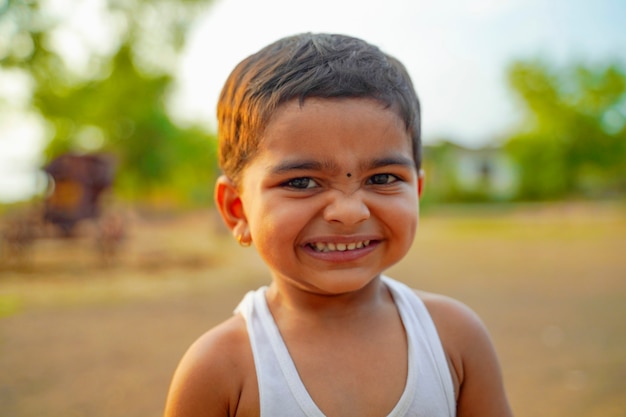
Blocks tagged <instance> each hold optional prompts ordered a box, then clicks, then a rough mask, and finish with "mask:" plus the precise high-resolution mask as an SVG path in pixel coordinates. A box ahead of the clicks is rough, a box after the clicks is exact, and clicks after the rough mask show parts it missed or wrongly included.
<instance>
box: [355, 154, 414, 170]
mask: <svg viewBox="0 0 626 417" xmlns="http://www.w3.org/2000/svg"><path fill="white" fill-rule="evenodd" d="M391 165H399V166H402V167H406V168H415V162H414V161H413V159H412V158H407V157H406V156H404V155H390V156H383V157H381V158H375V159H373V160H371V161H369V162H367V163H365V164H361V168H362V169H365V170H370V169H376V168H383V167H386V166H391Z"/></svg>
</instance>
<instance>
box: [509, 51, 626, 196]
mask: <svg viewBox="0 0 626 417" xmlns="http://www.w3.org/2000/svg"><path fill="white" fill-rule="evenodd" d="M508 77H509V82H510V85H511V86H512V88H513V90H514V91H515V92H516V93H517V95H518V97H519V98H520V99H521V102H522V104H523V107H524V108H525V110H526V112H525V113H526V116H525V118H524V121H523V127H522V128H521V129H520V131H519V133H517V134H515V135H514V136H513V137H511V138H510V140H509V141H508V144H507V149H508V151H509V152H510V154H511V156H512V157H513V158H514V159H515V160H516V161H517V163H518V165H519V167H520V194H521V195H520V197H522V198H530V199H549V198H559V197H564V196H568V195H575V194H577V195H581V194H582V195H587V196H598V195H605V194H608V193H616V192H617V193H620V194H623V193H624V192H626V175H624V173H626V74H625V72H624V69H623V68H621V67H620V66H619V65H617V64H612V65H608V66H592V65H573V66H569V67H566V68H562V69H556V68H553V67H550V66H549V65H548V64H546V63H545V62H539V61H527V62H516V63H514V64H513V65H512V66H511V67H510V69H509V73H508Z"/></svg>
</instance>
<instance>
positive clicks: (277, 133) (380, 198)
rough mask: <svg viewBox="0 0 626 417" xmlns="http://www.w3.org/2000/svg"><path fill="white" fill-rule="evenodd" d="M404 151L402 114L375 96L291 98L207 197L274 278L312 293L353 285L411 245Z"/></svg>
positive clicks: (411, 189) (413, 221)
mask: <svg viewBox="0 0 626 417" xmlns="http://www.w3.org/2000/svg"><path fill="white" fill-rule="evenodd" d="M412 155H413V153H412V149H411V138H410V135H409V133H408V132H407V131H406V129H405V127H404V124H403V122H402V120H401V119H400V117H399V116H398V115H397V114H396V113H395V112H393V111H392V110H390V109H386V108H384V107H383V106H382V105H381V104H380V103H378V102H376V101H373V100H368V99H315V98H311V99H307V100H306V101H305V102H304V104H303V105H302V106H300V104H299V103H298V102H297V101H291V102H288V103H286V104H283V105H282V106H281V107H280V108H279V109H278V110H277V112H276V113H275V114H274V115H273V117H272V119H271V120H270V122H269V124H268V126H267V128H266V129H265V132H264V135H263V138H262V140H261V142H260V147H259V150H258V153H257V155H256V156H255V158H254V159H253V160H252V161H251V162H250V163H249V165H248V166H247V167H246V168H245V169H244V171H243V175H242V179H241V183H240V184H239V187H234V186H232V184H230V185H227V180H225V179H222V181H221V183H218V193H217V203H218V206H219V207H220V209H221V211H222V215H223V216H224V218H225V220H226V223H227V224H229V226H230V227H231V229H233V231H234V233H235V234H236V235H239V234H242V233H244V234H248V235H249V236H250V237H251V238H252V241H253V242H254V244H255V246H256V247H257V250H258V251H259V253H260V255H261V256H262V257H263V259H264V260H265V262H266V263H267V264H268V266H269V267H270V269H271V271H272V274H273V276H274V279H275V280H279V281H281V283H283V284H288V285H290V286H291V287H295V288H298V289H300V290H305V291H307V292H314V293H320V294H340V293H346V292H350V291H356V290H359V289H361V288H363V287H364V286H365V285H367V284H368V283H369V282H371V280H372V279H373V278H375V277H377V276H378V275H379V274H380V273H381V272H382V271H383V270H385V269H386V268H388V267H389V266H391V265H393V264H394V263H396V262H397V261H399V260H400V259H401V258H402V257H403V256H404V255H405V254H406V252H407V251H408V250H409V248H410V246H411V244H412V242H413V238H414V234H415V230H416V227H417V222H418V199H419V196H418V188H419V185H418V182H419V179H418V173H417V170H416V168H415V163H414V161H413V157H412ZM220 184H221V185H220Z"/></svg>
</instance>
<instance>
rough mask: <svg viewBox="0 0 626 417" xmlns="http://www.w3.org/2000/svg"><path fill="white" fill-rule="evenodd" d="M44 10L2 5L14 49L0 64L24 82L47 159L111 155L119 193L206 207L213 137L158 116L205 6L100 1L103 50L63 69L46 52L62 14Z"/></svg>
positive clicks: (197, 1)
mask: <svg viewBox="0 0 626 417" xmlns="http://www.w3.org/2000/svg"><path fill="white" fill-rule="evenodd" d="M47 5H49V4H48V3H46V2H43V1H36V0H35V1H26V0H22V1H9V2H8V3H7V5H6V7H5V10H4V11H3V12H2V15H0V31H1V30H2V28H6V27H9V29H11V30H8V33H9V35H10V37H11V40H12V41H13V42H14V43H15V42H18V43H20V44H21V45H23V48H22V49H16V48H10V47H9V46H7V45H2V44H0V64H2V66H3V68H17V69H20V70H22V71H24V72H26V73H27V74H29V76H30V78H31V79H32V81H33V92H32V105H33V107H34V108H35V109H36V110H37V111H38V112H39V113H40V114H41V115H42V116H43V117H44V119H45V120H46V122H47V124H48V128H49V129H48V132H49V138H48V139H49V142H48V145H47V147H46V149H45V156H46V159H48V160H50V159H52V158H54V157H56V156H58V155H59V154H62V153H65V152H107V153H111V154H113V155H115V156H116V159H117V162H118V167H117V168H118V176H117V181H116V189H117V191H118V194H119V195H120V196H123V197H126V198H129V199H133V200H150V201H167V203H168V204H172V203H174V204H180V203H185V204H188V203H192V204H193V203H203V204H205V203H206V202H207V201H210V199H211V198H210V197H211V196H210V191H211V190H210V184H211V183H212V180H213V179H214V176H215V173H216V162H215V160H216V152H215V140H214V138H213V136H212V135H210V134H209V133H207V132H205V131H203V130H202V129H200V128H199V127H188V128H183V127H180V126H178V125H176V124H175V123H174V122H173V121H172V120H171V118H170V116H169V115H168V113H167V110H166V101H167V98H168V92H169V91H170V88H171V85H172V81H173V78H172V70H173V68H174V63H175V62H176V59H177V57H178V54H179V53H180V50H181V48H182V46H183V45H184V39H185V33H186V31H187V29H188V28H189V27H190V23H191V22H192V20H193V18H194V17H195V16H196V15H197V13H198V11H199V9H200V7H203V6H206V0H186V1H181V0H159V1H147V0H135V1H133V0H130V1H126V0H125V1H119V0H108V2H106V9H105V10H104V11H102V12H101V13H103V16H102V17H103V19H104V18H108V19H111V21H112V22H118V24H117V25H114V27H115V28H116V30H114V31H113V32H112V39H111V40H110V41H111V43H112V45H113V47H112V48H111V51H112V52H110V53H109V54H106V53H103V52H102V51H96V50H93V49H89V48H87V49H86V50H85V51H83V52H85V54H86V55H87V59H86V60H85V62H86V63H85V64H84V65H82V66H76V65H74V66H72V65H69V64H68V61H67V59H66V57H65V56H64V55H63V51H62V50H59V48H58V47H55V46H54V42H53V39H54V35H55V34H58V32H59V30H63V29H64V25H65V24H66V23H65V21H64V17H66V16H63V15H62V16H58V15H57V16H54V15H53V14H52V13H51V12H50V10H47V9H46V6H47ZM11 24H12V25H11ZM5 31H7V30H5ZM8 45H11V42H9V44H8ZM3 46H4V49H3V48H2V47H3ZM24 48H25V49H24Z"/></svg>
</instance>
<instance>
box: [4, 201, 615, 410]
mask: <svg viewBox="0 0 626 417" xmlns="http://www.w3.org/2000/svg"><path fill="white" fill-rule="evenodd" d="M128 231H129V234H128V238H127V239H126V241H125V242H124V244H123V246H122V248H121V249H122V251H121V253H120V255H119V257H118V258H117V260H115V261H114V262H112V263H110V264H106V263H103V262H102V260H101V259H100V258H99V257H98V254H97V251H96V247H95V243H94V239H93V230H91V229H90V226H89V225H86V226H84V228H83V230H82V231H81V237H79V238H76V239H73V240H63V239H39V240H37V241H36V243H35V245H34V247H33V250H32V252H31V253H30V255H29V256H27V257H26V259H23V260H20V259H15V258H14V257H12V256H5V257H4V258H3V259H2V261H1V263H0V417H31V416H32V417H48V416H50V417H52V416H54V417H72V416H88V417H100V416H102V417H104V416H106V417H110V416H123V417H148V416H150V417H153V416H158V415H160V414H161V413H162V409H163V403H164V400H165V396H166V393H167V389H168V385H169V381H170V378H171V375H172V372H173V371H174V369H175V367H176V364H177V362H178V360H179V359H180V357H181V355H182V354H183V352H184V351H185V349H186V348H187V347H188V346H189V344H190V343H191V342H192V341H193V340H194V339H195V338H197V337H198V336H199V335H200V334H201V333H202V332H204V331H205V330H207V329H208V328H210V327H211V326H213V325H215V324H216V323H218V322H219V321H221V320H223V319H225V318H226V317H228V316H229V315H230V314H231V312H232V310H233V308H234V307H235V306H236V304H237V302H238V301H239V300H240V299H241V297H242V296H243V295H244V294H245V293H246V292H247V291H249V290H251V289H254V288H256V287H258V286H259V285H263V284H265V283H267V282H268V275H267V272H266V270H265V269H264V267H263V264H262V262H261V261H260V260H259V258H258V257H257V255H256V254H255V252H254V249H252V248H247V249H244V248H240V247H238V246H237V245H236V243H235V242H233V240H232V238H231V237H230V236H228V235H226V234H224V233H223V232H222V233H220V228H219V227H218V226H216V222H215V217H214V215H213V214H212V213H210V212H204V213H193V214H188V215H185V216H180V217H160V218H146V217H142V216H138V215H133V216H130V217H129V229H128ZM4 254H5V255H6V250H5V251H4ZM388 274H389V275H391V276H393V277H395V278H397V279H399V280H402V281H404V282H406V283H408V284H410V285H412V286H414V287H417V288H421V289H425V290H429V291H435V292H442V293H446V294H448V295H451V296H453V297H456V298H458V299H460V300H462V301H464V302H465V303H466V304H468V305H469V306H471V307H472V308H473V309H474V310H476V311H477V312H478V313H479V314H480V315H481V317H482V318H483V320H484V321H485V323H486V324H487V326H488V328H489V329H490V331H491V334H492V336H493V339H494V342H495V345H496V349H497V350H498V353H499V355H500V359H501V363H502V368H503V373H504V377H505V381H506V385H507V391H508V393H509V397H510V401H511V404H512V406H513V409H514V412H515V414H516V415H517V416H531V417H534V416H541V417H551V416H553V417H561V416H562V417H565V416H567V417H579V416H580V417H583V416H584V417H624V416H626V395H624V394H625V391H624V381H625V380H626V206H624V205H623V204H621V205H620V204H606V203H604V204H600V203H596V204H591V203H585V204H582V203H578V204H558V205H526V206H516V207H507V208H502V207H500V208H480V209H478V208H473V207H464V208H459V207H457V208H454V209H438V210H436V209H434V208H432V209H431V210H428V211H426V212H425V213H423V215H422V220H421V225H420V230H419V232H418V238H417V240H416V242H415V245H414V246H413V248H412V250H411V252H410V253H409V255H408V256H407V257H406V259H405V260H404V261H403V262H402V263H400V264H398V265H396V266H394V267H393V268H392V269H391V270H390V271H388Z"/></svg>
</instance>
